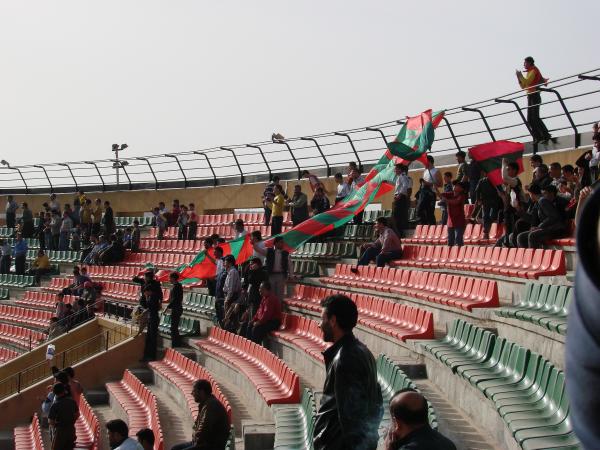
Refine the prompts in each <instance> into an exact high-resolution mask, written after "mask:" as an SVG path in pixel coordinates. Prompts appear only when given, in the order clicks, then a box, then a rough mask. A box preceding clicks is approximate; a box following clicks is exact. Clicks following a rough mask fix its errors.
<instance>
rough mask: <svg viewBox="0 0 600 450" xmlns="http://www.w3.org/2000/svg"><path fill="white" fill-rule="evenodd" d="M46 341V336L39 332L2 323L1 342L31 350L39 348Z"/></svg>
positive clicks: (0, 326)
mask: <svg viewBox="0 0 600 450" xmlns="http://www.w3.org/2000/svg"><path fill="white" fill-rule="evenodd" d="M45 339H46V335H45V334H44V333H40V332H39V331H33V330H30V329H28V328H23V327H19V326H16V325H9V324H6V323H0V342H6V343H9V344H11V345H14V346H16V347H20V348H23V349H25V350H31V349H32V348H34V347H37V346H38V345H39V344H40V343H41V342H43V341H44V340H45Z"/></svg>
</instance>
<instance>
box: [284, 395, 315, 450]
mask: <svg viewBox="0 0 600 450" xmlns="http://www.w3.org/2000/svg"><path fill="white" fill-rule="evenodd" d="M274 415H275V445H274V448H275V449H280V450H290V449H302V450H305V449H306V450H311V449H312V448H313V431H314V429H315V422H316V420H317V405H316V402H315V394H314V393H313V392H312V391H311V390H310V389H308V388H305V389H304V392H303V393H302V399H301V401H300V404H299V405H289V406H287V407H282V408H278V409H277V410H275V411H274Z"/></svg>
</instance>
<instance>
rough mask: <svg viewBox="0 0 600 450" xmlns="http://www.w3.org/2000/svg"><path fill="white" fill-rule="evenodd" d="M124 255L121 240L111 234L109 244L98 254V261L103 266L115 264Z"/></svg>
mask: <svg viewBox="0 0 600 450" xmlns="http://www.w3.org/2000/svg"><path fill="white" fill-rule="evenodd" d="M124 257H125V248H124V247H123V240H122V239H120V238H119V237H117V236H116V235H114V234H112V235H111V236H110V242H109V244H108V245H107V246H106V247H105V248H104V250H102V251H101V252H100V254H99V255H98V263H99V264H102V265H104V266H106V265H110V264H115V263H118V262H120V261H122V260H123V258H124Z"/></svg>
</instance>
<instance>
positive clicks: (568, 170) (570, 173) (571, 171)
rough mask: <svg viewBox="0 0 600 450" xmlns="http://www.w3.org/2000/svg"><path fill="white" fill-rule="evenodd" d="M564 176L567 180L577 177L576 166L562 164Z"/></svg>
mask: <svg viewBox="0 0 600 450" xmlns="http://www.w3.org/2000/svg"><path fill="white" fill-rule="evenodd" d="M562 176H563V177H564V178H565V180H567V181H573V179H574V178H575V168H574V167H573V166H572V165H571V164H565V165H564V166H562Z"/></svg>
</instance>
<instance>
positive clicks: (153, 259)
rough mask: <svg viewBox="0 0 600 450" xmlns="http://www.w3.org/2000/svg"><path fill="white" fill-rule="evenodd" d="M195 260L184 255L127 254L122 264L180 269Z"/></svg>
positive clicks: (190, 256)
mask: <svg viewBox="0 0 600 450" xmlns="http://www.w3.org/2000/svg"><path fill="white" fill-rule="evenodd" d="M193 258H194V255H186V254H183V253H131V252H127V253H126V254H125V260H124V261H123V262H122V263H121V264H125V265H127V266H136V267H139V266H142V267H143V266H144V265H146V264H153V265H154V266H156V267H161V268H163V267H164V268H167V269H170V268H172V267H179V266H181V265H183V264H187V263H189V262H190V261H191V260H192V259H193Z"/></svg>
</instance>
